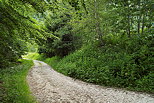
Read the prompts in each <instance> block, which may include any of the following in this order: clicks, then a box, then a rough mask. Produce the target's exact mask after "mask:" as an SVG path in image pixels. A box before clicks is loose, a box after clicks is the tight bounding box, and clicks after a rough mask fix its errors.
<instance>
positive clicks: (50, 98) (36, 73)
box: [27, 60, 154, 103]
mask: <svg viewBox="0 0 154 103" xmlns="http://www.w3.org/2000/svg"><path fill="white" fill-rule="evenodd" d="M34 64H35V65H34V67H33V68H32V69H31V70H30V71H29V74H28V76H27V81H28V84H29V86H30V90H31V91H32V94H33V95H34V96H35V97H36V99H37V100H38V102H39V103H154V97H153V96H150V95H149V94H141V93H135V92H130V91H126V90H121V89H114V88H106V87H102V86H98V85H93V84H89V83H85V82H82V81H79V80H74V79H72V78H70V77H67V76H64V75H62V74H60V73H58V72H56V71H54V70H53V69H52V68H51V67H50V66H49V65H47V64H45V63H44V62H41V61H36V60H34Z"/></svg>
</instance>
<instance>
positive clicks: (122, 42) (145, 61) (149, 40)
mask: <svg viewBox="0 0 154 103" xmlns="http://www.w3.org/2000/svg"><path fill="white" fill-rule="evenodd" d="M104 38H108V39H104V41H105V42H106V45H105V46H104V47H101V48H99V47H98V46H97V45H96V44H97V43H96V44H93V45H88V46H84V47H82V49H80V50H77V51H76V52H74V53H72V54H70V55H68V56H66V57H64V58H63V59H58V58H57V57H53V58H48V59H46V60H45V59H44V61H45V62H46V63H48V64H50V65H51V66H52V67H53V68H54V69H56V70H57V71H59V72H61V73H63V74H65V75H68V76H71V77H73V78H77V79H81V80H83V81H86V82H90V83H95V84H99V85H105V86H114V87H121V88H127V89H129V90H136V91H145V92H150V93H154V86H153V82H154V80H153V79H152V78H153V76H154V75H153V68H154V66H153V62H154V59H153V58H152V57H153V56H154V54H153V52H152V50H153V40H154V39H153V37H148V36H143V37H136V36H134V37H133V38H131V39H130V38H128V37H121V36H120V35H119V36H118V35H116V36H115V35H109V36H106V37H104Z"/></svg>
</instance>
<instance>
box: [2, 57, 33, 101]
mask: <svg viewBox="0 0 154 103" xmlns="http://www.w3.org/2000/svg"><path fill="white" fill-rule="evenodd" d="M32 66H33V62H32V61H31V60H19V63H18V64H16V65H15V66H13V67H8V68H1V71H0V102H1V103H36V100H35V99H34V97H33V96H32V95H31V92H30V90H29V87H28V84H27V81H26V76H27V74H28V71H29V69H30V68H31V67H32Z"/></svg>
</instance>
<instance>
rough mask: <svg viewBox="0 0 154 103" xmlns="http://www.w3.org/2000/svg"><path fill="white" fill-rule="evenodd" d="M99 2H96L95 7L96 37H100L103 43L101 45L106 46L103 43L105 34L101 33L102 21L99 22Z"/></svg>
mask: <svg viewBox="0 0 154 103" xmlns="http://www.w3.org/2000/svg"><path fill="white" fill-rule="evenodd" d="M97 3H98V2H97V0H94V5H95V11H94V12H95V29H96V35H98V39H99V41H100V43H101V45H104V43H103V39H102V37H103V33H102V31H101V28H100V21H99V15H98V5H97Z"/></svg>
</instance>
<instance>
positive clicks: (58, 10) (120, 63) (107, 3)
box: [0, 0, 154, 93]
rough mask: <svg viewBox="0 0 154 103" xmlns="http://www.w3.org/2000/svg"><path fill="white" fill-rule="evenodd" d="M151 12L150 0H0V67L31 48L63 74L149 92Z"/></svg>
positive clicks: (153, 45) (153, 87) (153, 51)
mask: <svg viewBox="0 0 154 103" xmlns="http://www.w3.org/2000/svg"><path fill="white" fill-rule="evenodd" d="M153 15H154V2H153V0H0V68H1V70H5V68H8V67H11V66H13V65H19V59H21V58H22V55H26V54H27V53H29V52H34V51H35V52H36V51H37V52H38V53H39V54H37V53H33V54H32V53H31V54H29V57H31V58H35V59H38V60H42V61H45V62H47V63H49V64H50V65H51V66H52V67H53V68H54V69H55V70H57V71H59V72H61V73H63V74H65V75H68V76H71V77H74V78H77V79H81V80H83V81H86V82H90V83H95V84H99V85H105V86H113V87H120V88H128V89H130V90H137V91H144V92H150V93H154V84H153V83H154V79H153V78H154V70H153V69H154V64H153V63H154V17H153ZM35 49H36V50H35ZM7 71H9V70H7ZM10 71H11V68H10ZM0 83H1V82H0Z"/></svg>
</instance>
